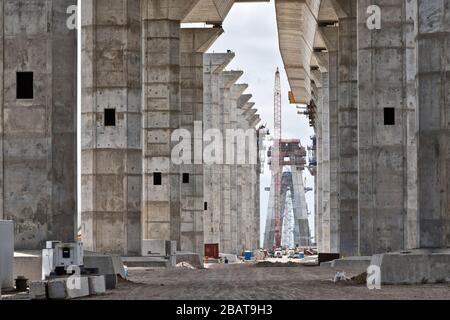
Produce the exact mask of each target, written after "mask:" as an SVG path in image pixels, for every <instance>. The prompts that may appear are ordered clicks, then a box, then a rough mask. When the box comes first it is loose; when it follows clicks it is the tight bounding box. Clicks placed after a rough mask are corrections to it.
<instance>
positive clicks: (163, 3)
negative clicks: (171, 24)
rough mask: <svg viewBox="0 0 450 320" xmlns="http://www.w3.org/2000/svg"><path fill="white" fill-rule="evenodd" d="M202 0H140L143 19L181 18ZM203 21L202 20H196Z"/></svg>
mask: <svg viewBox="0 0 450 320" xmlns="http://www.w3.org/2000/svg"><path fill="white" fill-rule="evenodd" d="M201 1H202V0H159V1H158V2H157V3H156V5H155V1H154V0H143V1H142V2H141V13H142V19H143V20H161V19H162V20H164V19H167V20H175V21H176V20H178V21H181V20H183V19H184V18H185V17H186V16H187V15H188V14H189V13H190V12H192V11H193V10H194V8H195V7H196V6H197V5H198V4H199V3H200V2H201ZM196 22H203V21H196Z"/></svg>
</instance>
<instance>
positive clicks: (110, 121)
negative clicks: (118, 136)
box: [105, 109, 116, 127]
mask: <svg viewBox="0 0 450 320" xmlns="http://www.w3.org/2000/svg"><path fill="white" fill-rule="evenodd" d="M115 126H116V109H105V127H115Z"/></svg>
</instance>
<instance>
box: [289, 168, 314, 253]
mask: <svg viewBox="0 0 450 320" xmlns="http://www.w3.org/2000/svg"><path fill="white" fill-rule="evenodd" d="M291 170H292V185H293V189H294V190H293V191H292V193H293V206H294V209H295V210H294V223H295V232H294V235H295V236H294V242H295V245H297V244H298V245H300V246H301V247H308V246H310V245H311V242H310V228H309V220H308V206H307V203H306V195H305V184H304V182H303V170H300V169H299V168H297V167H294V166H292V167H291Z"/></svg>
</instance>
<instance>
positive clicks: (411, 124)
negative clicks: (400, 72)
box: [403, 0, 420, 249]
mask: <svg viewBox="0 0 450 320" xmlns="http://www.w3.org/2000/svg"><path fill="white" fill-rule="evenodd" d="M404 6H405V9H404V11H405V17H404V21H403V30H404V35H403V37H404V40H403V41H404V44H405V58H404V64H405V66H404V70H405V86H406V98H405V100H406V142H405V144H406V153H407V156H406V169H405V170H406V188H407V192H406V199H405V208H406V224H405V232H404V238H405V240H404V242H405V248H406V249H414V248H419V247H420V238H419V234H420V232H419V216H418V214H419V212H418V209H417V208H418V194H417V192H418V190H417V112H418V110H417V103H418V99H417V83H416V77H417V71H418V70H417V45H416V26H417V17H418V16H417V1H416V0H411V1H405V2H404Z"/></svg>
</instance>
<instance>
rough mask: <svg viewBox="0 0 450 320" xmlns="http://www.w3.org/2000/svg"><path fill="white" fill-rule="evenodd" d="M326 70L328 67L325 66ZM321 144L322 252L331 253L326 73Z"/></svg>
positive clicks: (327, 88)
mask: <svg viewBox="0 0 450 320" xmlns="http://www.w3.org/2000/svg"><path fill="white" fill-rule="evenodd" d="M327 68H328V66H327ZM322 97H323V101H322V112H321V114H322V143H321V144H320V145H318V148H320V149H321V153H322V156H321V158H322V161H321V162H322V164H321V169H322V170H321V177H322V202H321V205H322V245H321V249H322V252H332V251H331V216H330V101H329V100H330V92H329V75H328V72H322Z"/></svg>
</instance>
